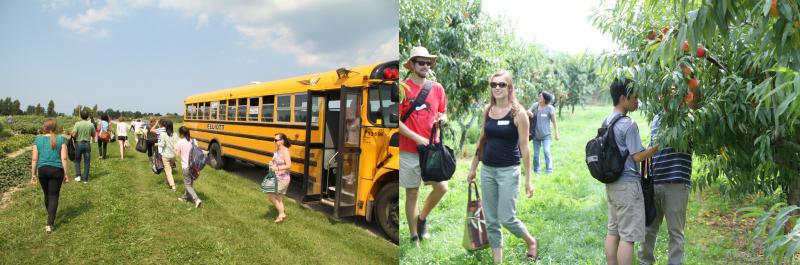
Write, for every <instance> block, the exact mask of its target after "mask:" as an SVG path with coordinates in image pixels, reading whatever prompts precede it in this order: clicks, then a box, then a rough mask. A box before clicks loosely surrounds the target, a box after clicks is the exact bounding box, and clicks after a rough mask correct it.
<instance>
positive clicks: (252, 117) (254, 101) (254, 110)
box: [247, 97, 258, 121]
mask: <svg viewBox="0 0 800 265" xmlns="http://www.w3.org/2000/svg"><path fill="white" fill-rule="evenodd" d="M247 114H248V115H247V121H258V97H255V98H250V107H249V108H248V111H247Z"/></svg>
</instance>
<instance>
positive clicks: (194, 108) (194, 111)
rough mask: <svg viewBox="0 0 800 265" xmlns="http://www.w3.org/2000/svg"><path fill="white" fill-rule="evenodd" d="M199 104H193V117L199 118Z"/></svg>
mask: <svg viewBox="0 0 800 265" xmlns="http://www.w3.org/2000/svg"><path fill="white" fill-rule="evenodd" d="M197 116H198V115H197V104H192V119H195V120H196V119H197Z"/></svg>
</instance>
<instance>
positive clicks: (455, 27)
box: [400, 0, 539, 149]
mask: <svg viewBox="0 0 800 265" xmlns="http://www.w3.org/2000/svg"><path fill="white" fill-rule="evenodd" d="M414 46H424V47H426V48H428V50H429V51H430V52H431V53H433V54H436V55H437V56H438V59H437V63H436V67H434V68H433V69H432V70H433V71H432V73H433V76H432V78H434V79H435V80H436V81H438V82H440V83H441V84H442V85H443V86H444V88H445V93H446V94H447V108H448V112H449V113H451V115H448V117H449V118H450V119H451V121H452V122H455V123H457V124H459V125H460V127H461V128H469V127H472V126H474V125H475V123H476V122H477V118H478V116H480V115H478V113H480V111H481V106H482V105H483V104H485V102H486V100H487V99H488V83H489V80H488V79H489V76H490V75H491V74H492V73H494V72H495V71H496V70H498V69H507V70H511V71H512V74H513V75H515V78H514V79H515V80H516V81H517V82H518V83H517V84H515V85H517V87H518V88H519V90H518V93H520V94H521V95H526V94H528V93H529V92H528V91H527V90H528V89H530V88H532V87H533V85H532V83H531V82H530V81H528V80H527V79H526V78H519V76H523V77H528V76H530V75H532V73H533V72H534V71H533V70H531V69H530V67H532V66H533V65H535V62H536V61H537V59H538V57H537V54H539V51H538V47H536V46H532V45H527V44H524V43H522V42H521V41H519V40H518V39H517V38H516V37H515V36H514V35H513V33H512V31H511V29H510V27H509V26H508V25H507V24H506V23H505V22H504V21H502V20H499V19H494V18H491V17H489V16H488V15H486V14H484V13H483V11H482V10H481V3H480V1H468V0H456V1H447V0H423V1H406V0H404V1H401V2H400V51H401V56H400V59H401V61H402V62H405V61H406V60H407V59H408V57H407V56H408V55H409V54H408V51H410V50H411V49H412V47H414ZM531 57H532V58H531ZM402 71H403V73H404V76H408V75H409V73H408V72H407V71H406V70H405V69H403V70H402ZM517 74H519V76H518V75H517ZM403 86H404V85H403V84H401V91H400V92H401V95H402V94H404V92H405V91H404V90H405V89H402V87H403ZM453 113H458V115H454V114H453ZM466 133H467V130H462V131H461V136H460V140H459V147H458V149H461V148H462V147H463V145H464V142H465V139H466ZM453 134H455V133H453Z"/></svg>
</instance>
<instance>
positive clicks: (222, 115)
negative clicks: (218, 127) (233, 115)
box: [219, 100, 228, 120]
mask: <svg viewBox="0 0 800 265" xmlns="http://www.w3.org/2000/svg"><path fill="white" fill-rule="evenodd" d="M227 113H228V101H225V100H222V101H220V102H219V119H220V120H225V119H226V116H227V115H226V114H227Z"/></svg>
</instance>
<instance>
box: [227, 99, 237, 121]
mask: <svg viewBox="0 0 800 265" xmlns="http://www.w3.org/2000/svg"><path fill="white" fill-rule="evenodd" d="M228 120H229V121H234V120H236V100H235V99H230V100H228Z"/></svg>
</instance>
